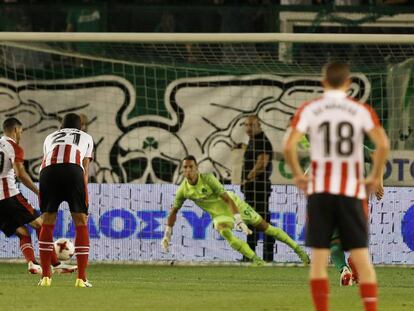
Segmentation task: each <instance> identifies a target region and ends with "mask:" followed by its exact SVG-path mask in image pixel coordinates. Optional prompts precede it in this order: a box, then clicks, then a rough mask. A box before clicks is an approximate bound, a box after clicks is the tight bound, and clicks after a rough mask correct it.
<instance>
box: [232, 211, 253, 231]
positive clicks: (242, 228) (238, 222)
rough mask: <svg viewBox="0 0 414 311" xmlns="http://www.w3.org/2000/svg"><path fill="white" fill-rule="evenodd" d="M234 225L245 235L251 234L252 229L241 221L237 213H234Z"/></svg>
mask: <svg viewBox="0 0 414 311" xmlns="http://www.w3.org/2000/svg"><path fill="white" fill-rule="evenodd" d="M233 217H234V221H235V223H234V226H235V228H236V229H237V230H240V231H242V232H243V233H244V234H245V235H249V234H252V231H251V230H250V229H249V228H248V227H247V225H246V224H245V223H244V222H243V220H242V218H241V216H240V214H239V213H237V214H234V215H233Z"/></svg>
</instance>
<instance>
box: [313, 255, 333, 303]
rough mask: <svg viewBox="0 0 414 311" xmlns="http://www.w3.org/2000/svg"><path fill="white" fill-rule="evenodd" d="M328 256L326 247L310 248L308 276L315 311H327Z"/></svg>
mask: <svg viewBox="0 0 414 311" xmlns="http://www.w3.org/2000/svg"><path fill="white" fill-rule="evenodd" d="M328 258H329V249H328V248H312V260H311V264H310V273H309V278H310V287H311V293H312V300H313V304H314V306H315V310H316V311H328V296H329V282H328V271H327V266H328Z"/></svg>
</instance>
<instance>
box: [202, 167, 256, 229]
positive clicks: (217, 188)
mask: <svg viewBox="0 0 414 311" xmlns="http://www.w3.org/2000/svg"><path fill="white" fill-rule="evenodd" d="M204 182H205V183H206V184H207V185H209V187H210V188H211V190H212V191H213V192H214V193H215V194H218V195H219V197H220V198H221V199H222V200H223V202H224V203H225V204H226V205H227V206H228V207H229V208H230V211H231V212H232V214H233V217H234V222H235V223H234V224H235V226H236V229H239V230H241V231H243V233H245V234H251V233H252V231H251V230H250V229H249V228H248V227H247V225H246V224H245V223H244V222H243V219H242V218H241V215H240V213H239V209H238V208H237V206H236V203H234V201H233V199H232V198H231V197H230V196H229V194H228V193H227V191H226V189H224V187H223V185H222V183H221V182H220V181H219V180H218V179H217V178H216V177H215V176H214V175H213V174H209V175H206V176H205V177H204Z"/></svg>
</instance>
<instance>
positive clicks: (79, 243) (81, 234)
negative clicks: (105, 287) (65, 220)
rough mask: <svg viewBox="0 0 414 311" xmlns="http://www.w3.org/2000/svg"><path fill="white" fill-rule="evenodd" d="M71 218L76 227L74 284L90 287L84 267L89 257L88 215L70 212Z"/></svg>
mask: <svg viewBox="0 0 414 311" xmlns="http://www.w3.org/2000/svg"><path fill="white" fill-rule="evenodd" d="M72 218H73V222H74V223H75V229H76V235H75V254H76V261H77V264H78V278H77V281H76V284H75V286H77V287H92V285H91V284H90V283H89V282H88V280H87V277H86V267H87V266H88V257H89V232H88V225H87V224H88V215H87V214H85V213H75V212H72Z"/></svg>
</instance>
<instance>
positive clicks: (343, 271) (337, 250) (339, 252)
mask: <svg viewBox="0 0 414 311" xmlns="http://www.w3.org/2000/svg"><path fill="white" fill-rule="evenodd" d="M329 249H330V252H331V261H332V262H333V264H334V266H335V268H336V269H337V270H338V272H339V274H340V278H339V284H340V285H341V286H351V285H352V273H351V270H350V269H349V267H348V266H347V264H346V261H345V252H344V250H343V248H342V244H341V240H340V239H339V231H338V230H335V232H334V234H333V235H332V241H331V245H330V247H329Z"/></svg>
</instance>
